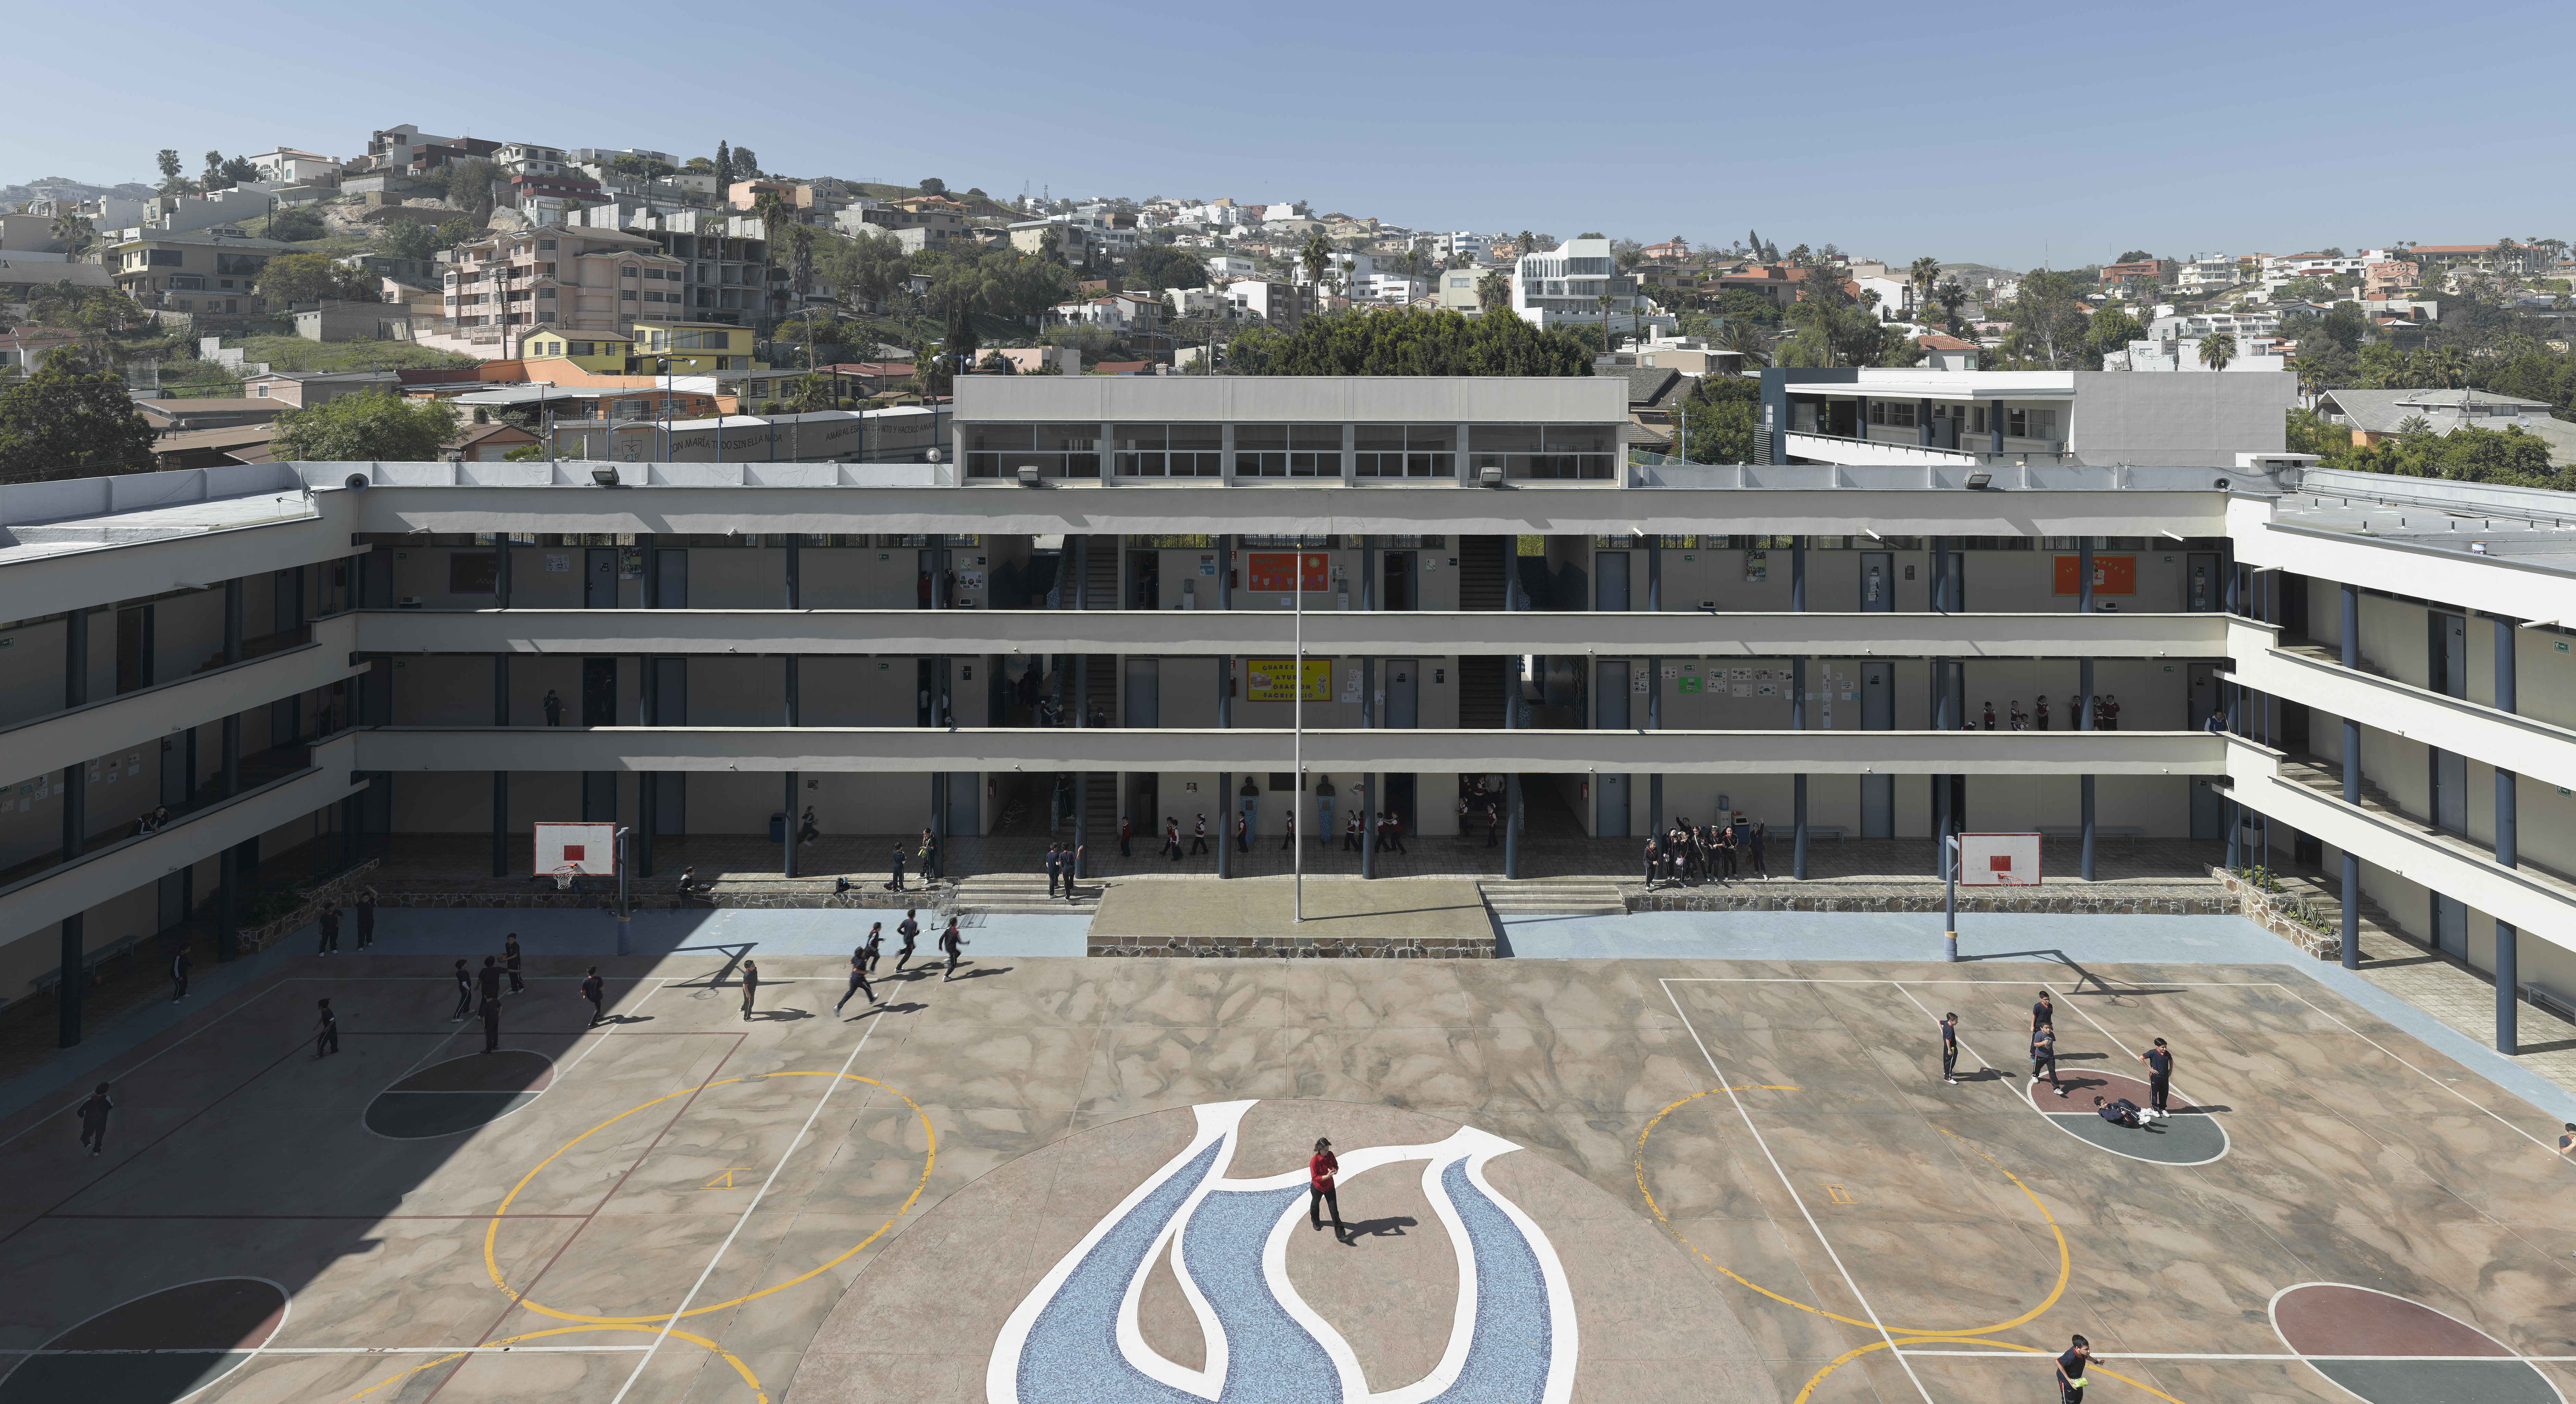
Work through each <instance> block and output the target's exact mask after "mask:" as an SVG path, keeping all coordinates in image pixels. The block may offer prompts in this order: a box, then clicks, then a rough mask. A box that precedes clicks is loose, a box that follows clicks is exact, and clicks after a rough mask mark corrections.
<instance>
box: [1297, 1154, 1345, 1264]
mask: <svg viewBox="0 0 2576 1404" xmlns="http://www.w3.org/2000/svg"><path fill="white" fill-rule="evenodd" d="M1341 1168H1342V1163H1341V1162H1340V1161H1338V1160H1335V1159H1334V1158H1333V1143H1332V1142H1330V1141H1327V1140H1325V1139H1324V1138H1323V1137H1321V1136H1318V1137H1316V1138H1315V1158H1314V1159H1312V1160H1309V1161H1307V1162H1306V1215H1307V1217H1308V1218H1310V1219H1312V1220H1313V1221H1314V1224H1315V1227H1317V1228H1322V1227H1323V1226H1324V1206H1326V1205H1331V1206H1332V1210H1333V1241H1334V1242H1336V1243H1346V1242H1348V1241H1349V1237H1348V1235H1349V1233H1350V1230H1349V1229H1348V1228H1347V1227H1345V1226H1344V1225H1343V1223H1342V1199H1341V1196H1340V1195H1339V1194H1337V1193H1335V1192H1334V1190H1333V1176H1335V1175H1336V1174H1339V1173H1340V1172H1341Z"/></svg>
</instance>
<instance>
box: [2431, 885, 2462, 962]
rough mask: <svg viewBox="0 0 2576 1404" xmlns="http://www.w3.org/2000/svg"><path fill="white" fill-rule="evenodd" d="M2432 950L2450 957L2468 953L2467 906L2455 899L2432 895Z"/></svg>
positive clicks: (2437, 894) (2436, 894) (2437, 893)
mask: <svg viewBox="0 0 2576 1404" xmlns="http://www.w3.org/2000/svg"><path fill="white" fill-rule="evenodd" d="M2433 949H2435V950H2437V951H2448V952H2450V953H2451V954H2452V955H2456V956H2464V955H2467V954H2468V953H2469V904H2468V903H2466V902H2463V901H2461V900H2460V899H2459V898H2457V897H2445V896H2443V895H2442V894H2441V893H2439V892H2436V893H2434V894H2433Z"/></svg>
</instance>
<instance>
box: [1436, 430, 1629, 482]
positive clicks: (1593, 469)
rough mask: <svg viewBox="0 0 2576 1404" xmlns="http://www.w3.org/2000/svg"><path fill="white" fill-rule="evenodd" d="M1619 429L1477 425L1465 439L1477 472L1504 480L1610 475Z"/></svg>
mask: <svg viewBox="0 0 2576 1404" xmlns="http://www.w3.org/2000/svg"><path fill="white" fill-rule="evenodd" d="M1620 438H1621V431H1620V429H1619V427H1618V426H1615V425H1608V424H1550V425H1546V426H1540V425H1536V424H1479V425H1477V426H1475V428H1474V430H1473V436H1472V437H1471V438H1470V440H1469V453H1470V460H1471V462H1472V463H1473V465H1474V466H1475V467H1476V468H1477V469H1478V470H1480V471H1481V470H1483V469H1486V468H1500V469H1502V470H1503V476H1504V477H1506V478H1591V479H1603V478H1608V477H1610V476H1611V469H1612V465H1613V463H1614V462H1615V461H1616V455H1617V453H1618V448H1619V443H1620Z"/></svg>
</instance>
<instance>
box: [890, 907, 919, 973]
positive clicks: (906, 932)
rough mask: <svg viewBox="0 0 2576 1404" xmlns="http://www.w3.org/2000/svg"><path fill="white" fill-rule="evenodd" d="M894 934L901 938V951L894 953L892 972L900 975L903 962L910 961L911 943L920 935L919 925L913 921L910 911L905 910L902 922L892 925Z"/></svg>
mask: <svg viewBox="0 0 2576 1404" xmlns="http://www.w3.org/2000/svg"><path fill="white" fill-rule="evenodd" d="M894 934H896V935H897V936H900V937H902V938H903V949H902V950H899V951H897V952H895V953H894V971H895V973H896V974H898V975H900V974H902V973H903V965H904V962H905V961H908V960H910V959H912V943H913V941H914V940H915V939H917V938H918V937H919V936H920V935H921V923H920V922H917V921H914V920H913V919H912V913H911V911H909V910H906V911H905V912H904V914H903V920H901V921H898V922H896V923H895V924H894Z"/></svg>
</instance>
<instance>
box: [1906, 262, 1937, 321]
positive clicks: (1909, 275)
mask: <svg viewBox="0 0 2576 1404" xmlns="http://www.w3.org/2000/svg"><path fill="white" fill-rule="evenodd" d="M1905 277H1906V281H1908V282H1910V283H1912V284H1913V285H1914V306H1915V308H1916V309H1917V310H1916V313H1915V315H1917V316H1922V315H1924V314H1925V312H1927V311H1928V310H1929V309H1930V308H1931V306H1932V286H1933V285H1934V284H1935V283H1938V282H1940V281H1941V260H1939V259H1937V258H1934V257H1932V256H1931V255H1930V254H1925V255H1924V256H1923V257H1921V258H1918V259H1916V260H1914V262H1913V263H1912V264H1911V265H1909V266H1908V267H1907V268H1906V270H1905Z"/></svg>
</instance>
